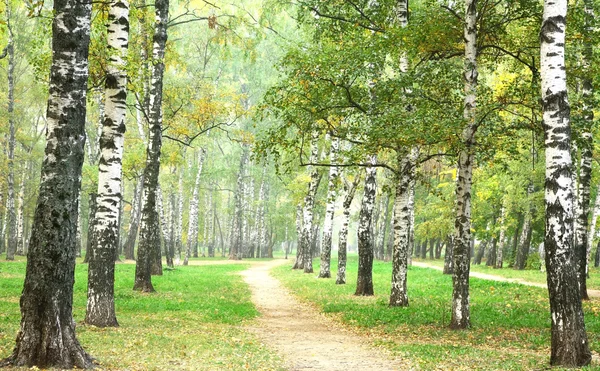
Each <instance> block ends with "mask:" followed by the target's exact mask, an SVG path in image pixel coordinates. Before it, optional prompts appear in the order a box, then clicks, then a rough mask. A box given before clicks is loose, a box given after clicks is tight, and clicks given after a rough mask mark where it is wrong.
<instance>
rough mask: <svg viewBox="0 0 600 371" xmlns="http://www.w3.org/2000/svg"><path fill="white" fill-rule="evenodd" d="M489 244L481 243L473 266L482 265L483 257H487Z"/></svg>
mask: <svg viewBox="0 0 600 371" xmlns="http://www.w3.org/2000/svg"><path fill="white" fill-rule="evenodd" d="M487 244H488V242H487V241H481V242H480V243H479V248H478V249H477V254H475V257H474V258H473V265H479V264H481V259H483V256H484V255H485V248H486V247H487Z"/></svg>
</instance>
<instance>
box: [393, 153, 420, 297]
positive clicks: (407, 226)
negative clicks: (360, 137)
mask: <svg viewBox="0 0 600 371" xmlns="http://www.w3.org/2000/svg"><path fill="white" fill-rule="evenodd" d="M418 156H419V152H418V150H414V149H413V151H411V153H410V154H408V155H405V154H398V169H399V171H400V174H399V175H398V177H397V179H396V197H395V199H394V252H393V255H392V291H391V294H390V302H389V305H390V307H407V306H408V302H409V301H408V292H407V288H406V286H407V276H406V275H407V272H408V255H409V254H410V251H409V240H410V230H411V228H412V226H411V221H412V218H411V214H412V210H411V209H410V207H411V205H410V189H411V183H412V182H413V181H414V177H415V167H416V161H417V158H418Z"/></svg>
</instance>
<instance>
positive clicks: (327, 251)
mask: <svg viewBox="0 0 600 371" xmlns="http://www.w3.org/2000/svg"><path fill="white" fill-rule="evenodd" d="M339 146H340V140H339V139H338V138H334V139H333V140H332V141H331V149H330V151H329V161H330V163H331V164H335V163H336V162H337V153H338V149H339ZM338 177H339V172H338V167H337V166H331V167H330V168H329V182H328V185H327V206H326V211H325V224H324V225H323V239H322V240H321V241H322V243H321V269H320V271H319V278H330V277H331V268H330V265H331V239H332V235H333V214H334V213H335V200H336V198H337V190H336V183H337V179H338Z"/></svg>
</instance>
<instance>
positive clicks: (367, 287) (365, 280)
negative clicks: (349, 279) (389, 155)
mask: <svg viewBox="0 0 600 371" xmlns="http://www.w3.org/2000/svg"><path fill="white" fill-rule="evenodd" d="M367 161H368V162H369V164H371V165H375V164H376V163H377V156H375V155H370V156H368V160H367ZM376 193H377V167H375V166H370V167H367V170H366V176H365V186H364V195H363V199H362V204H361V208H360V213H359V217H358V276H357V279H356V291H355V292H354V295H359V296H371V295H373V294H374V292H373V233H372V228H371V223H372V218H373V207H374V206H375V196H376Z"/></svg>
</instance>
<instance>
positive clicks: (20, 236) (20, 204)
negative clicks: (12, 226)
mask: <svg viewBox="0 0 600 371" xmlns="http://www.w3.org/2000/svg"><path fill="white" fill-rule="evenodd" d="M27 174H29V162H28V163H27V165H26V166H25V169H24V171H23V174H22V175H21V182H20V186H19V196H18V198H17V251H16V254H17V255H25V243H24V242H25V234H24V233H23V232H24V231H23V224H24V223H23V222H24V220H23V218H24V217H23V209H24V207H25V180H26V178H27ZM78 197H79V194H78ZM78 204H79V201H78ZM77 215H79V212H78V213H77ZM77 227H78V228H77V231H78V232H79V220H78V221H77ZM78 236H79V234H78ZM76 239H77V238H76ZM78 241H79V246H81V239H78ZM78 251H80V250H78Z"/></svg>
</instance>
